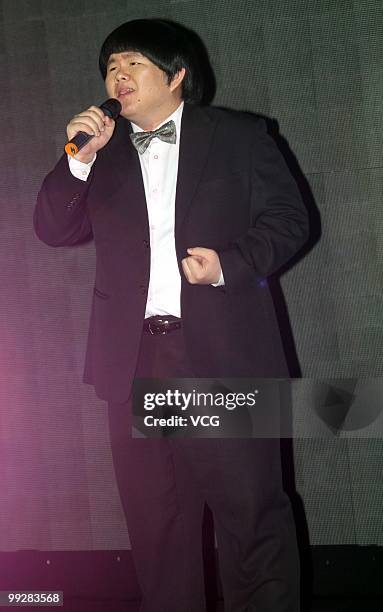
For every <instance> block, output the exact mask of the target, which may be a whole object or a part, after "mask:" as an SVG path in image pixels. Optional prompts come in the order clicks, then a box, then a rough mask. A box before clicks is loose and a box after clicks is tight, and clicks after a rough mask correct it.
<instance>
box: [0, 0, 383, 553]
mask: <svg viewBox="0 0 383 612" xmlns="http://www.w3.org/2000/svg"><path fill="white" fill-rule="evenodd" d="M382 15H383V11H382V2H381V1H380V0H355V1H351V0H336V1H335V0H334V1H332V0H294V1H293V0H289V1H288V2H285V1H284V0H253V1H249V0H248V1H246V0H210V1H205V0H190V1H187V0H165V1H161V0H153V1H150V0H125V1H123V0H110V1H109V2H105V0H68V1H67V2H65V3H63V2H61V0H16V1H15V0H2V1H1V2H0V57H1V65H0V71H1V73H0V82H1V85H2V94H1V100H0V105H1V140H2V145H1V152H0V168H1V171H0V172H1V184H0V201H1V207H0V215H1V221H0V235H1V240H0V252H1V262H2V265H1V278H2V283H1V285H2V291H1V308H0V343H1V344H0V377H1V383H0V481H1V483H2V487H1V488H2V495H1V501H0V540H1V549H2V550H15V549H19V548H22V549H25V548H40V549H45V550H47V549H48V550H49V549H59V550H63V549H118V548H124V547H129V538H128V534H127V531H126V527H125V524H124V519H123V514H122V510H121V507H120V503H119V498H118V494H117V489H116V484H115V481H114V473H113V467H112V462H111V452H110V445H109V437H108V430H107V420H106V411H105V406H104V404H103V402H101V401H100V400H98V399H97V398H96V397H95V396H94V393H93V390H92V389H91V388H89V387H86V386H84V385H82V383H81V378H82V366H83V358H84V349H85V342H86V332H87V323H88V314H89V308H90V299H91V293H92V286H93V274H94V263H95V259H94V250H93V245H92V244H90V245H85V246H81V247H77V248H71V249H66V248H58V249H52V248H49V247H47V246H45V245H43V244H42V243H39V242H38V240H37V239H36V237H35V236H34V234H33V230H32V223H31V219H32V210H33V206H34V202H35V198H36V193H37V191H38V189H39V185H40V184H41V181H42V179H43V177H44V175H45V174H46V173H47V172H48V170H49V169H50V168H51V167H52V166H53V164H54V163H55V160H56V159H57V157H58V156H59V154H61V151H62V146H63V144H64V140H65V131H64V128H65V125H66V123H67V122H68V120H69V119H70V117H71V116H72V115H73V114H74V113H76V112H79V111H80V110H82V109H83V108H85V107H87V106H89V105H90V104H93V103H95V102H101V101H102V100H103V99H104V98H105V94H104V90H103V83H102V81H101V79H100V77H99V75H98V71H97V57H98V50H99V47H100V44H101V43H102V41H103V39H104V37H105V36H106V35H107V34H108V33H109V31H111V30H112V29H113V28H114V27H115V26H117V25H119V24H120V23H122V22H123V21H126V20H129V19H133V18H138V17H152V16H160V17H165V18H170V19H174V20H176V21H179V22H181V23H183V24H184V25H186V26H188V27H190V28H192V29H193V30H195V31H196V32H197V33H198V34H199V35H200V36H201V37H202V39H203V40H204V41H205V43H206V46H207V49H208V52H209V55H210V58H211V63H212V65H213V68H214V71H215V75H216V79H217V93H216V97H215V100H214V104H217V105H222V106H229V107H234V108H237V109H246V110H250V111H253V112H257V113H261V114H264V115H266V116H268V117H271V118H274V119H275V120H276V121H277V122H278V124H279V130H280V132H281V134H282V135H283V136H284V137H285V138H286V140H287V142H288V143H289V145H290V148H291V150H292V151H293V152H294V154H295V156H296V159H297V162H298V164H299V166H300V168H301V170H302V172H303V173H304V175H305V177H306V179H307V182H308V185H309V188H310V190H311V192H312V196H313V198H314V200H315V202H316V205H317V207H318V209H319V210H320V214H321V219H322V237H321V240H320V241H319V242H317V243H316V244H315V245H314V247H313V248H312V249H311V251H310V252H309V253H308V254H307V255H306V256H305V258H304V259H303V260H302V261H300V262H299V263H298V265H296V266H295V267H294V268H292V269H291V270H289V271H288V272H287V273H286V274H285V275H284V276H283V278H282V286H283V289H284V292H285V296H286V301H287V305H288V309H289V312H290V317H291V323H292V327H293V331H294V337H295V342H296V348H297V353H298V356H299V359H300V363H301V368H302V374H303V376H305V377H312V378H319V379H320V378H332V377H335V378H337V377H340V378H347V377H379V376H382V370H383V330H382V310H383V309H382V280H383V276H382V264H383V257H382V254H383V237H382V235H383V232H382V230H383V215H382V186H383V180H382V179H383V164H382V118H381V117H382V98H383V95H382V94H383V74H382V65H383V45H382V44H381V43H382V38H381V33H382V31H383V16H382ZM295 399H296V402H297V405H298V407H299V406H301V407H302V408H305V407H307V406H305V405H306V404H307V402H308V401H310V394H305V393H304V388H303V392H302V390H301V391H300V392H299V393H298V394H297V395H296V398H295ZM355 435H356V434H355V433H354V434H352V435H350V434H347V435H346V434H342V435H340V436H338V438H337V439H322V440H318V439H316V440H315V439H309V438H306V439H300V440H295V442H294V451H295V466H296V484H297V489H298V492H299V493H300V495H301V496H302V498H303V502H304V505H305V509H306V514H307V520H308V527H309V532H310V538H311V542H312V543H313V544H380V545H382V544H383V524H382V512H381V508H382V507H383V504H382V502H383V499H382V498H383V494H382V493H383V479H382V459H381V458H382V453H383V445H382V441H381V439H379V438H378V437H376V436H374V435H373V434H372V435H371V437H369V436H364V437H363V438H362V437H355Z"/></svg>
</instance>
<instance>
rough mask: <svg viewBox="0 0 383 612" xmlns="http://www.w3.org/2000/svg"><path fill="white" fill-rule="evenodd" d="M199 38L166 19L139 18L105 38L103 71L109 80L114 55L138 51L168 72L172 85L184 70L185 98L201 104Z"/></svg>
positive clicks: (183, 85)
mask: <svg viewBox="0 0 383 612" xmlns="http://www.w3.org/2000/svg"><path fill="white" fill-rule="evenodd" d="M193 37H194V39H195V37H196V35H195V34H194V32H191V31H190V30H188V29H187V28H185V27H184V26H181V25H180V24H177V23H175V22H172V21H168V20H165V19H135V20H133V21H127V22H126V23H123V24H122V25H120V26H119V27H118V28H116V29H115V30H113V32H111V33H110V34H109V36H108V37H107V38H106V39H105V41H104V43H103V45H102V47H101V51H100V56H99V68H100V71H101V74H102V78H103V79H105V77H106V72H107V63H108V60H109V57H110V56H111V55H112V53H122V52H124V51H137V52H138V53H141V54H142V55H145V57H147V58H148V59H149V60H150V61H151V62H153V64H155V65H156V66H158V68H160V69H161V70H163V71H164V72H165V74H166V75H167V77H168V83H170V82H171V81H172V79H173V78H174V76H175V75H176V74H177V72H179V71H180V70H181V69H182V68H185V76H184V78H183V81H182V98H183V99H184V100H185V102H191V103H193V104H200V103H201V100H202V98H203V91H204V83H203V81H204V79H203V72H202V71H201V69H200V65H199V62H198V56H197V52H196V50H195V48H194V45H193Z"/></svg>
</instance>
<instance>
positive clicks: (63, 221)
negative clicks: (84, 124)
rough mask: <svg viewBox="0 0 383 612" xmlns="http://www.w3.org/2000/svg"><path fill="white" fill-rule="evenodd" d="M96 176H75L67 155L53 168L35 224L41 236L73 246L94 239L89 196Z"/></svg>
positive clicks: (48, 241)
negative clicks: (84, 177) (88, 203)
mask: <svg viewBox="0 0 383 612" xmlns="http://www.w3.org/2000/svg"><path fill="white" fill-rule="evenodd" d="M91 178H92V172H91V174H90V176H89V177H88V180H87V181H81V180H80V179H77V178H75V177H74V176H73V175H72V174H71V172H70V170H69V165H68V159H67V156H66V155H63V156H62V157H61V158H60V160H59V161H58V163H57V165H56V167H55V168H54V169H53V170H52V172H50V173H49V174H48V175H47V176H46V178H45V179H44V182H43V184H42V187H41V189H40V192H39V194H38V196H37V203H36V207H35V210H34V215H33V224H34V228H35V232H36V234H37V236H38V237H39V238H40V240H42V241H43V242H45V243H46V244H48V245H50V246H71V245H75V244H80V243H82V242H87V241H88V240H91V239H92V226H91V223H90V219H89V215H88V211H87V205H86V197H87V193H88V190H89V185H90V182H91Z"/></svg>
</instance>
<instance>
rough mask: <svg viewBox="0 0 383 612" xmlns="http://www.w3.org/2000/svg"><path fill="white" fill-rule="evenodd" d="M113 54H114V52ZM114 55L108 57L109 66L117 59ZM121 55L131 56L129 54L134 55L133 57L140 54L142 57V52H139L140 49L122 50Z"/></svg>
mask: <svg viewBox="0 0 383 612" xmlns="http://www.w3.org/2000/svg"><path fill="white" fill-rule="evenodd" d="M112 55H114V54H113V53H112ZM112 55H111V56H110V57H109V59H108V61H107V63H106V65H107V66H109V64H112V63H113V62H115V61H117V60H116V59H115V58H114V57H113V58H112ZM121 55H122V57H123V58H126V57H129V56H132V57H134V56H140V57H142V53H139V52H138V51H122V52H121Z"/></svg>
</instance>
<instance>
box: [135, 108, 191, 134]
mask: <svg viewBox="0 0 383 612" xmlns="http://www.w3.org/2000/svg"><path fill="white" fill-rule="evenodd" d="M184 105H185V103H184V101H183V100H182V102H181V104H180V105H179V106H178V108H176V110H175V111H174V113H172V114H171V115H170V116H169V117H167V119H165V120H164V121H162V122H161V123H160V124H159V125H157V127H156V129H158V128H159V127H161V125H164V124H165V123H167V122H168V121H170V120H171V119H173V121H174V123H175V124H176V134H177V140H178V137H179V134H180V133H181V119H182V111H183V109H184ZM130 123H131V125H132V129H133V132H142V128H140V127H139V126H138V125H136V124H135V123H133V121H131V122H130Z"/></svg>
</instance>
